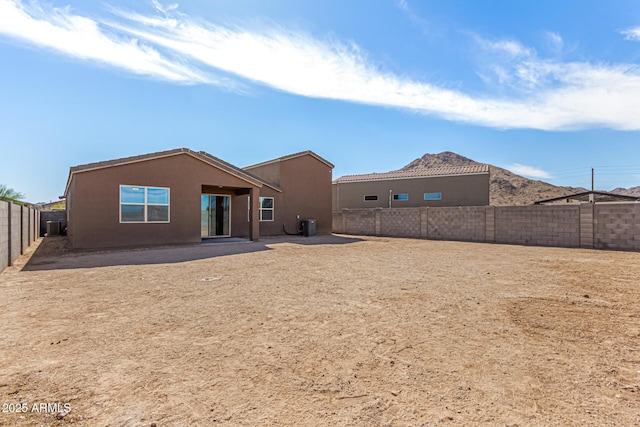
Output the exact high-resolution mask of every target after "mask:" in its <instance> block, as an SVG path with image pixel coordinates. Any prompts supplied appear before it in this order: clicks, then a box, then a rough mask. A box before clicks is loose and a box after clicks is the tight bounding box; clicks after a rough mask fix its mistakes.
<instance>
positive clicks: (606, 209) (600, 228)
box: [333, 203, 640, 251]
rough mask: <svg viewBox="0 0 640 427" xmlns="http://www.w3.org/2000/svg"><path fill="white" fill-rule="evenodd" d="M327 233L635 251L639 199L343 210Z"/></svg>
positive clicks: (638, 235)
mask: <svg viewBox="0 0 640 427" xmlns="http://www.w3.org/2000/svg"><path fill="white" fill-rule="evenodd" d="M333 232H334V233H344V234H355V235H368V236H389V237H412V238H420V239H431V240H459V241H468V242H487V243H505V244H516V245H534V246H558V247H566V248H588V249H616V250H626V251H638V250H640V203H596V204H591V203H582V204H570V205H546V206H544V205H531V206H477V207H447V208H427V207H423V208H392V209H386V208H375V209H344V210H343V211H342V212H334V214H333Z"/></svg>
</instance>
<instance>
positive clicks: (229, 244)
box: [22, 235, 361, 271]
mask: <svg viewBox="0 0 640 427" xmlns="http://www.w3.org/2000/svg"><path fill="white" fill-rule="evenodd" d="M358 241H361V239H358V238H352V237H344V236H337V235H319V236H312V237H302V236H276V237H265V238H262V239H260V240H259V241H257V242H252V241H249V240H246V241H244V240H242V239H230V240H228V241H225V240H218V241H216V242H215V243H212V242H203V243H202V244H193V245H172V246H159V247H144V248H140V247H138V248H124V249H110V250H93V251H87V250H82V251H79V250H72V249H71V248H70V246H69V243H68V240H67V238H66V237H65V236H51V237H45V238H44V239H43V240H42V242H41V243H40V245H39V246H38V248H37V249H36V251H35V252H34V253H33V255H31V257H30V258H29V260H28V261H27V262H26V264H25V265H24V266H23V267H22V271H43V270H67V269H78V268H95V267H112V266H121V265H152V264H173V263H181V262H187V261H196V260H203V259H214V258H218V257H223V256H229V255H239V254H248V253H254V252H262V251H269V250H273V248H272V247H271V246H272V245H277V244H283V243H289V244H297V245H305V246H309V245H341V244H348V243H355V242H358Z"/></svg>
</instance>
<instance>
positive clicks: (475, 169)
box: [333, 165, 489, 183]
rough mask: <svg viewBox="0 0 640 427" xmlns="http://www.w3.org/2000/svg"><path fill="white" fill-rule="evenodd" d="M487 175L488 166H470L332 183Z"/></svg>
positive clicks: (351, 177)
mask: <svg viewBox="0 0 640 427" xmlns="http://www.w3.org/2000/svg"><path fill="white" fill-rule="evenodd" d="M481 173H489V165H471V166H456V167H442V168H431V169H409V170H397V171H392V172H383V173H366V174H361V175H345V176H341V177H340V178H337V179H335V180H334V181H333V182H334V183H342V182H360V181H382V180H387V179H406V178H429V177H433V176H445V175H473V174H481Z"/></svg>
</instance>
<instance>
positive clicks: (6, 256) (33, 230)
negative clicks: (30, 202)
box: [0, 200, 40, 273]
mask: <svg viewBox="0 0 640 427" xmlns="http://www.w3.org/2000/svg"><path fill="white" fill-rule="evenodd" d="M39 230H40V211H39V210H37V209H33V208H29V207H26V206H22V205H16V204H14V203H11V202H5V201H2V200H0V273H1V272H2V271H3V270H4V269H5V268H7V267H8V266H10V265H13V262H14V261H15V260H16V258H18V257H19V256H20V255H22V254H23V253H24V252H25V250H26V249H27V248H28V247H29V246H30V245H31V244H32V243H33V242H35V240H36V239H37V238H38V234H39Z"/></svg>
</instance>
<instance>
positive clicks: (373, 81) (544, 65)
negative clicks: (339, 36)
mask: <svg viewBox="0 0 640 427" xmlns="http://www.w3.org/2000/svg"><path fill="white" fill-rule="evenodd" d="M153 4H154V6H155V8H156V13H155V14H151V15H144V14H135V13H131V12H128V11H124V10H121V9H112V10H111V11H112V12H115V13H112V14H111V15H109V16H108V17H106V18H105V17H93V18H88V17H83V16H79V15H77V14H74V13H73V12H72V11H71V9H69V8H64V9H56V8H47V9H45V8H44V6H40V5H39V3H38V2H37V1H34V2H32V3H30V6H25V5H24V4H23V3H22V2H20V1H19V0H0V34H5V35H8V36H11V37H14V38H16V39H20V40H24V41H26V42H28V43H31V44H33V45H36V46H40V47H45V48H49V49H53V50H56V51H59V52H62V53H64V54H66V55H69V56H72V57H76V58H81V59H88V60H92V61H97V62H100V63H104V64H109V65H112V66H114V67H118V68H121V69H125V70H129V71H131V72H134V73H137V74H142V75H148V76H152V77H155V78H161V79H164V80H168V81H171V82H179V83H194V84H215V85H219V86H222V87H225V88H228V87H231V88H232V89H233V85H235V84H236V83H234V82H233V81H231V80H229V79H226V80H225V79H219V78H214V76H216V75H219V73H220V72H224V73H226V75H231V76H235V77H236V78H239V79H242V80H246V81H252V82H255V83H257V84H260V85H264V86H267V87H271V88H274V89H277V90H281V91H284V92H288V93H292V94H296V95H300V96H307V97H314V98H325V99H335V100H341V101H347V102H355V103H363V104H370V105H380V106H386V107H393V108H402V109H408V110H414V111H418V112H421V113H424V114H428V115H434V116H438V117H442V118H444V119H446V120H453V121H461V122H467V123H472V124H477V125H481V126H488V127H495V128H535V129H543V130H562V129H575V128H585V127H594V126H601V127H609V128H614V129H634V130H636V129H640V116H638V114H637V111H640V70H639V69H638V67H637V66H635V65H629V64H604V63H602V64H592V63H584V62H583V63H561V62H553V61H548V60H542V59H539V58H538V56H537V54H536V52H535V50H534V49H531V48H528V47H526V46H524V45H522V44H521V43H519V42H518V41H515V40H494V41H489V42H487V41H484V44H483V46H484V49H485V50H486V51H487V52H493V53H494V55H495V57H496V58H500V61H496V62H497V63H499V64H500V65H501V66H502V68H501V69H500V72H501V73H502V77H501V78H502V79H503V82H504V84H506V85H508V86H509V87H511V88H512V89H514V90H513V93H512V94H511V95H508V96H507V95H504V94H503V95H501V96H496V95H491V94H485V95H477V94H476V95H471V94H467V93H464V92H462V91H459V90H451V89H449V88H446V87H443V86H440V85H436V84H433V83H430V82H426V81H419V80H415V79H411V78H409V77H406V76H401V75H399V74H397V73H394V72H391V71H389V70H386V69H383V68H382V67H380V66H378V65H377V64H376V63H375V61H374V60H372V59H370V58H369V57H368V55H367V53H366V52H365V51H364V50H363V49H361V48H360V47H359V46H358V45H356V44H354V43H346V42H342V41H339V40H335V39H331V38H326V39H318V38H314V37H312V36H310V35H308V34H303V33H300V32H294V31H289V30H286V29H283V28H278V27H273V26H272V27H271V28H270V29H267V30H257V29H251V28H247V27H237V26H236V27H231V26H220V25H214V24H211V23H208V22H203V21H201V20H195V19H193V18H191V17H189V16H187V15H184V14H181V13H179V12H178V11H177V10H176V6H175V5H172V6H169V7H165V6H162V5H161V4H160V3H159V2H158V1H155V0H154V2H153ZM403 5H404V6H406V7H408V6H407V4H406V1H403V0H399V2H398V6H399V7H401V8H402V7H403ZM480 40H481V41H482V39H480ZM517 88H520V89H521V90H516V89H517Z"/></svg>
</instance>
